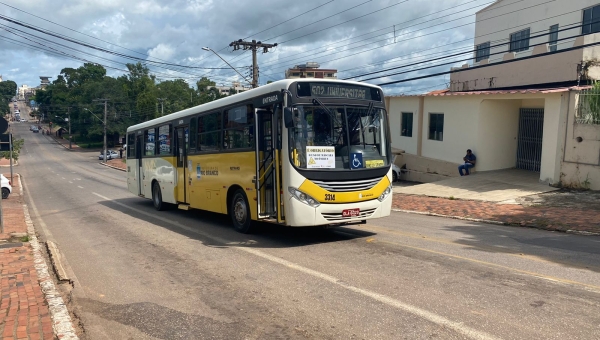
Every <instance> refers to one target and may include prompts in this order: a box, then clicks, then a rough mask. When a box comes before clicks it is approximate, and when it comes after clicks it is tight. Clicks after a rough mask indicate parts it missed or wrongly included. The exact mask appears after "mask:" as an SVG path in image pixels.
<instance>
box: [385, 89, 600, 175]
mask: <svg viewBox="0 0 600 340" xmlns="http://www.w3.org/2000/svg"><path fill="white" fill-rule="evenodd" d="M420 98H422V100H423V116H424V117H423V126H422V129H421V131H420V133H421V136H422V150H421V151H422V152H421V155H419V156H422V159H423V160H422V161H419V162H417V161H414V162H409V161H406V162H405V164H407V167H408V166H409V165H410V166H412V167H413V168H414V169H413V170H416V169H417V168H418V169H419V170H416V171H426V172H436V173H438V174H443V175H445V176H452V173H453V171H454V169H453V168H454V167H456V165H457V164H458V163H460V162H461V161H462V157H463V156H464V155H465V151H466V150H467V149H472V150H473V153H475V155H476V156H477V166H476V170H477V171H488V170H498V169H507V168H512V167H514V166H515V165H516V155H517V143H518V140H517V137H518V131H519V109H520V108H543V109H544V135H543V138H542V164H541V171H540V180H542V181H546V182H548V183H550V184H558V183H559V182H560V181H561V174H560V169H561V159H562V154H563V144H564V138H565V137H564V136H565V132H564V130H565V126H566V124H567V122H566V117H567V112H568V110H569V107H571V109H573V110H574V107H575V100H574V99H573V100H571V99H569V95H568V94H567V92H557V93H548V94H541V93H538V94H498V95H446V96H423V97H419V96H412V97H402V96H400V97H388V98H386V101H388V102H389V103H390V104H389V108H390V117H391V118H390V120H391V131H392V136H393V144H392V146H393V147H395V148H399V149H403V150H405V151H406V153H407V154H412V155H417V154H418V153H417V150H415V148H416V145H418V134H417V129H416V125H417V120H418V116H417V115H415V116H414V119H413V124H415V127H414V128H413V137H412V138H406V137H399V134H400V118H399V117H400V112H402V111H405V112H406V111H414V112H418V111H419V108H418V106H419V100H420ZM430 113H443V114H444V136H443V141H436V140H430V139H429V114H430ZM584 128H585V129H588V130H589V129H590V127H580V128H579V130H577V131H583V130H581V129H584ZM588 130H586V131H585V133H583V132H581V133H582V136H584V139H585V141H586V142H585V143H583V144H584V145H585V144H586V143H591V142H590V140H595V141H596V142H595V143H596V144H593V145H594V146H590V147H592V148H594V147H600V137H598V138H597V136H596V135H595V133H596V130H593V131H588ZM595 136H596V137H595ZM572 138H575V137H572ZM594 138H597V140H596V139H594ZM580 144H582V143H580ZM578 148H587V146H578ZM594 150H596V149H594ZM590 154H593V155H594V157H596V158H593V157H591V156H589V155H590ZM573 157H577V159H581V160H584V159H585V160H586V162H587V161H589V162H596V163H598V162H600V159H599V157H600V152H599V151H597V150H596V151H593V150H592V151H590V150H588V149H585V150H582V152H581V153H580V154H577V155H576V156H575V155H573ZM590 157H591V158H590ZM427 159H431V160H436V161H438V162H448V164H445V163H434V162H429V161H427ZM408 163H411V164H408ZM413 163H414V164H413ZM596 163H594V164H596ZM409 169H411V168H410V167H409ZM432 169H433V170H432Z"/></svg>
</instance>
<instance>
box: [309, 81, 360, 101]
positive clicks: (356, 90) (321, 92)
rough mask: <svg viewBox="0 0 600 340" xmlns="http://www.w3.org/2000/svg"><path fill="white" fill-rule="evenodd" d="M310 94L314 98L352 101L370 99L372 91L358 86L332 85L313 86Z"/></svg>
mask: <svg viewBox="0 0 600 340" xmlns="http://www.w3.org/2000/svg"><path fill="white" fill-rule="evenodd" d="M310 92H311V93H312V95H313V96H314V97H336V98H350V99H370V97H371V96H370V94H371V91H367V89H366V88H364V87H358V86H347V85H346V86H339V85H331V84H311V85H310ZM367 95H369V98H367Z"/></svg>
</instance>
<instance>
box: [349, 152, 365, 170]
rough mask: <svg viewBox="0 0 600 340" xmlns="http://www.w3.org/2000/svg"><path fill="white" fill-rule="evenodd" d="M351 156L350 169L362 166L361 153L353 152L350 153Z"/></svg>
mask: <svg viewBox="0 0 600 340" xmlns="http://www.w3.org/2000/svg"><path fill="white" fill-rule="evenodd" d="M350 155H351V157H352V161H351V162H350V168H351V169H359V168H362V167H363V158H362V153H353V154H350Z"/></svg>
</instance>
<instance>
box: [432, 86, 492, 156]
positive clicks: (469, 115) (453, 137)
mask: <svg viewBox="0 0 600 340" xmlns="http://www.w3.org/2000/svg"><path fill="white" fill-rule="evenodd" d="M483 99H484V96H461V97H455V96H441V97H432V96H428V97H425V103H424V107H423V115H424V117H423V128H422V130H421V132H422V134H423V147H422V156H423V157H428V158H433V159H439V160H443V161H448V162H453V163H460V162H461V161H462V158H463V157H464V156H465V154H466V150H467V149H471V150H473V153H475V155H476V156H477V157H478V159H479V155H478V147H479V143H478V139H479V134H478V129H479V105H480V103H481V101H482V100H483ZM431 113H443V114H444V136H443V141H437V140H430V139H429V116H430V114H431ZM484 164H485V160H484ZM477 166H479V164H477Z"/></svg>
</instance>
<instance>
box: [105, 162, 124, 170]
mask: <svg viewBox="0 0 600 340" xmlns="http://www.w3.org/2000/svg"><path fill="white" fill-rule="evenodd" d="M100 165H104V166H107V167H109V168H113V169H115V170H120V171H123V172H126V171H127V170H126V169H121V168H118V167H116V166H113V165H110V164H108V163H102V162H100Z"/></svg>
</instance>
